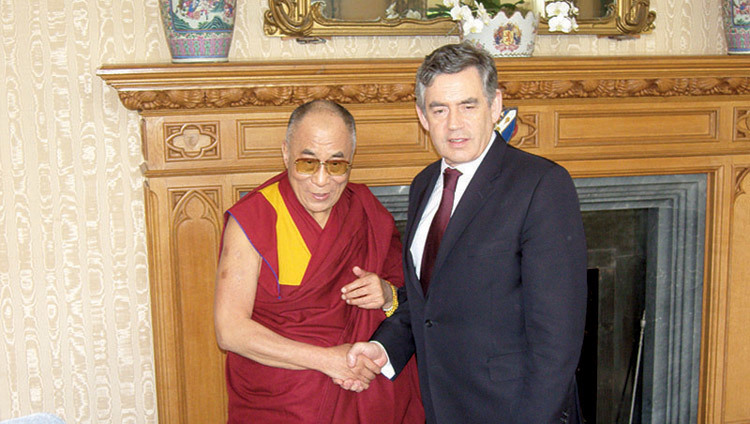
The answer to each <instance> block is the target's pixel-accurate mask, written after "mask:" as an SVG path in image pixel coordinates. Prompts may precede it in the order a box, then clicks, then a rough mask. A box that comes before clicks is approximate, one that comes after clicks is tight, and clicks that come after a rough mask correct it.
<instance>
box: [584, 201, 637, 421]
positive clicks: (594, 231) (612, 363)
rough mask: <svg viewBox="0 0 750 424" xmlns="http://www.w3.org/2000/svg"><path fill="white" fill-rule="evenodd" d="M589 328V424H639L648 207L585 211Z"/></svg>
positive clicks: (586, 366) (586, 400)
mask: <svg viewBox="0 0 750 424" xmlns="http://www.w3.org/2000/svg"><path fill="white" fill-rule="evenodd" d="M582 218H583V226H584V230H585V232H586V243H587V250H588V266H589V269H588V275H587V277H588V278H587V282H588V299H587V307H586V329H585V332H584V339H583V348H582V350H581V359H580V361H579V366H578V370H577V373H576V378H577V380H578V390H579V398H580V402H581V411H582V413H583V419H584V422H585V423H590V424H593V423H614V424H620V423H626V424H627V423H640V422H641V420H640V418H641V417H640V415H641V414H640V411H641V403H640V400H641V395H640V387H641V384H640V383H641V382H642V378H641V376H640V375H639V374H640V373H639V371H640V369H641V363H642V359H643V357H642V356H643V337H642V336H641V334H642V331H641V320H642V318H643V315H644V314H645V296H646V289H645V288H646V266H647V264H646V261H647V246H646V244H647V242H648V238H647V237H646V235H647V229H648V227H649V223H648V220H649V213H648V210H647V209H623V210H605V211H588V212H583V213H582Z"/></svg>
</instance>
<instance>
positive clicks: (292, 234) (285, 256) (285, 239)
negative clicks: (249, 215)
mask: <svg viewBox="0 0 750 424" xmlns="http://www.w3.org/2000/svg"><path fill="white" fill-rule="evenodd" d="M260 193H261V194H262V195H263V197H265V198H266V200H268V203H270V204H271V206H273V208H274V209H275V210H276V252H277V254H278V259H279V284H283V285H287V286H299V285H300V284H301V283H302V277H303V276H304V275H305V271H306V270H307V265H308V263H310V257H311V256H312V255H311V254H310V249H308V248H307V245H306V244H305V240H304V239H303V238H302V234H300V232H299V229H298V228H297V225H296V224H295V223H294V220H293V219H292V215H291V214H290V213H289V209H287V207H286V203H284V199H283V198H282V197H281V192H280V191H279V183H275V184H271V185H269V186H268V187H265V188H263V189H262V190H260Z"/></svg>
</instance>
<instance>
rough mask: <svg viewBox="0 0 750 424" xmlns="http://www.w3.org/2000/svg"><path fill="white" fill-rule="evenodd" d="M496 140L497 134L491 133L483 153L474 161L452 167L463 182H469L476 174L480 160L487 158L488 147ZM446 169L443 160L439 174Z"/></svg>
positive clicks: (446, 165)
mask: <svg viewBox="0 0 750 424" xmlns="http://www.w3.org/2000/svg"><path fill="white" fill-rule="evenodd" d="M496 138H497V133H496V132H495V131H493V132H492V137H491V138H490V142H489V143H487V147H485V148H484V151H482V154H481V155H479V156H478V157H477V158H476V159H474V160H472V161H470V162H465V163H461V164H458V165H456V166H455V167H453V168H454V169H458V170H459V171H460V172H461V177H463V179H464V181H470V180H471V178H472V177H473V176H474V173H476V172H477V168H479V165H481V163H482V160H483V159H484V157H485V156H487V152H488V151H489V150H490V147H492V143H494V142H495V139H496ZM446 168H450V166H448V164H447V163H445V159H443V160H441V161H440V174H441V175H442V174H443V172H445V170H446Z"/></svg>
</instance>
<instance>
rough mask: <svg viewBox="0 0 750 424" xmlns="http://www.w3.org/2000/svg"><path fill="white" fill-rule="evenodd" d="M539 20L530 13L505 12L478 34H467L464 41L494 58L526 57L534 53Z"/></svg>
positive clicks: (500, 13)
mask: <svg viewBox="0 0 750 424" xmlns="http://www.w3.org/2000/svg"><path fill="white" fill-rule="evenodd" d="M538 26H539V19H538V18H537V16H536V14H534V13H533V12H530V11H526V12H521V11H518V10H517V11H515V12H514V13H513V14H512V15H511V16H510V17H508V16H507V15H506V14H505V12H502V11H501V12H499V13H498V14H497V15H495V17H494V18H492V20H490V23H489V24H488V25H485V26H484V27H483V28H482V30H481V31H480V32H477V33H469V34H467V35H465V36H464V39H466V40H469V41H470V42H472V43H474V44H476V45H477V46H479V47H482V48H484V49H485V50H486V51H487V52H488V53H489V54H491V55H492V56H495V57H504V56H511V57H515V56H517V57H528V56H531V54H532V53H534V43H535V42H536V32H537V27H538Z"/></svg>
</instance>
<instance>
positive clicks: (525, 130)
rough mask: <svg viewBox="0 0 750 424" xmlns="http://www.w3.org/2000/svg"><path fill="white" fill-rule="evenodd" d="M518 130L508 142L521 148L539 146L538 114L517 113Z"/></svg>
mask: <svg viewBox="0 0 750 424" xmlns="http://www.w3.org/2000/svg"><path fill="white" fill-rule="evenodd" d="M516 119H517V121H516V125H518V132H517V133H516V135H515V137H513V138H512V139H511V140H510V142H509V143H510V144H511V145H512V146H515V147H521V148H534V147H539V136H538V134H539V130H538V127H537V126H538V122H539V114H538V113H519V114H518V117H517V118H516Z"/></svg>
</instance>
